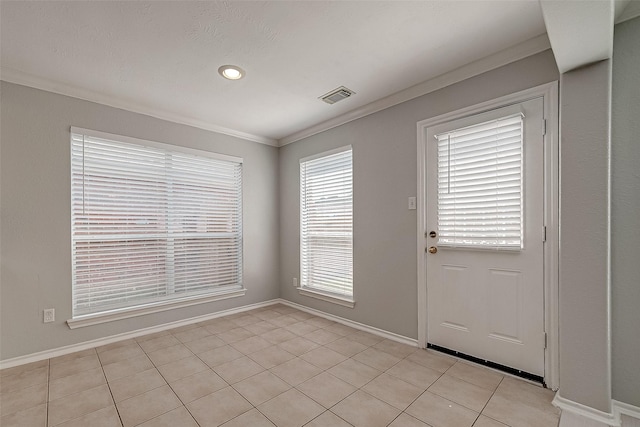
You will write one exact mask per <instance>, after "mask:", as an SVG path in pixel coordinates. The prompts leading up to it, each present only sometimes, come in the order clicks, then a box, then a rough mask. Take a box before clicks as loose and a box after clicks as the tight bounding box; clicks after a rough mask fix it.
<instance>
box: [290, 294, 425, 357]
mask: <svg viewBox="0 0 640 427" xmlns="http://www.w3.org/2000/svg"><path fill="white" fill-rule="evenodd" d="M278 302H279V303H281V304H284V305H288V306H289V307H293V308H297V309H298V310H300V311H304V312H307V313H309V314H313V315H315V316H318V317H324V318H325V319H328V320H333V321H334V322H337V323H341V324H343V325H346V326H350V327H352V328H354V329H358V330H361V331H365V332H369V333H371V334H373V335H377V336H379V337H383V338H387V339H389V340H391V341H396V342H399V343H402V344H406V345H410V346H412V347H418V340H416V339H413V338H409V337H405V336H403V335H399V334H395V333H393V332H389V331H385V330H384V329H378V328H375V327H373V326H369V325H365V324H364V323H359V322H354V321H353V320H349V319H345V318H344V317H340V316H336V315H333V314H329V313H325V312H324V311H320V310H316V309H314V308H309V307H307V306H304V305H301V304H298V303H295V302H291V301H288V300H286V299H282V298H280V299H279V300H278Z"/></svg>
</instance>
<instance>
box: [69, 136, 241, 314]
mask: <svg viewBox="0 0 640 427" xmlns="http://www.w3.org/2000/svg"><path fill="white" fill-rule="evenodd" d="M113 138H114V139H116V138H117V139H120V138H119V137H116V136H114V137H113ZM122 139H125V137H122ZM127 141H128V139H127ZM149 144H153V143H149ZM167 147H171V146H162V145H160V144H158V146H156V145H151V146H147V145H146V144H145V145H139V144H137V143H136V144H133V143H129V142H120V141H116V140H111V139H105V138H99V137H95V136H89V135H87V134H82V133H78V130H77V129H75V128H73V129H72V134H71V215H72V251H73V252H72V262H73V265H72V270H73V315H74V317H77V316H82V315H86V314H93V313H102V312H107V311H111V310H115V309H121V308H124V307H132V306H136V307H137V306H141V305H145V304H152V303H157V302H161V301H165V300H173V299H181V298H192V297H194V296H198V295H204V294H211V293H216V292H219V291H223V290H227V289H232V288H233V289H238V288H241V287H242V164H241V159H236V158H230V157H228V158H227V157H226V156H220V157H221V158H222V157H224V158H225V159H224V160H222V159H219V158H212V157H210V153H206V152H198V155H195V154H193V153H192V152H189V151H187V150H185V151H184V152H182V151H178V150H179V147H175V148H176V151H173V150H172V149H167ZM171 148H174V147H171ZM194 151H195V150H194ZM229 159H232V160H229Z"/></svg>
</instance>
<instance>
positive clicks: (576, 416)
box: [552, 393, 640, 427]
mask: <svg viewBox="0 0 640 427" xmlns="http://www.w3.org/2000/svg"><path fill="white" fill-rule="evenodd" d="M552 403H553V405H554V406H556V407H557V408H559V409H561V410H562V414H561V415H560V426H559V427H640V407H637V406H633V405H630V404H628V403H624V402H618V401H616V400H612V401H611V412H610V413H609V412H602V411H599V410H597V409H594V408H591V407H589V406H585V405H582V404H580V403H577V402H574V401H572V400H569V399H565V398H564V397H562V396H560V393H556V396H555V397H554V398H553V402H552Z"/></svg>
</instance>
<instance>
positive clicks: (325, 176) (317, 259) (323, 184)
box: [300, 146, 353, 300]
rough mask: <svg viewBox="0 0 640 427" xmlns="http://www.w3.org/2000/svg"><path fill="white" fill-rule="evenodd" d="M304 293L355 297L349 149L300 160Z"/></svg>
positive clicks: (301, 267)
mask: <svg viewBox="0 0 640 427" xmlns="http://www.w3.org/2000/svg"><path fill="white" fill-rule="evenodd" d="M300 269H301V281H300V285H301V288H302V289H308V290H313V291H316V292H321V293H327V294H329V295H333V296H337V297H339V298H340V297H343V298H345V299H347V300H350V299H351V298H352V296H353V167H352V150H351V146H348V147H343V148H340V149H338V150H334V151H330V152H326V153H322V154H319V155H318V156H313V157H308V158H305V159H301V160H300Z"/></svg>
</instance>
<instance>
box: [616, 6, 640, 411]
mask: <svg viewBox="0 0 640 427" xmlns="http://www.w3.org/2000/svg"><path fill="white" fill-rule="evenodd" d="M614 37H615V38H614V50H613V101H612V146H611V153H612V159H611V171H612V182H611V234H612V236H611V270H612V271H611V286H612V326H613V336H612V338H613V352H612V359H613V360H612V362H613V398H614V399H616V400H619V401H622V402H627V403H630V404H632V405H635V406H639V407H640V365H639V361H640V332H639V331H638V327H639V326H640V310H639V309H638V307H640V262H638V261H639V260H640V173H639V171H640V42H639V41H640V18H636V19H633V20H631V21H627V22H624V23H622V24H620V25H617V26H616V28H615V36H614Z"/></svg>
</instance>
